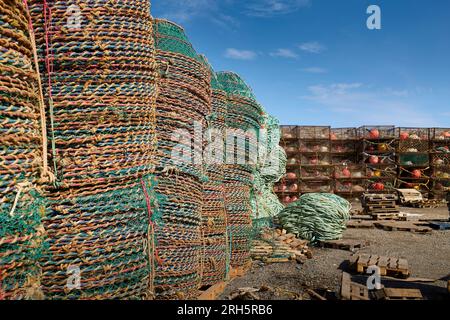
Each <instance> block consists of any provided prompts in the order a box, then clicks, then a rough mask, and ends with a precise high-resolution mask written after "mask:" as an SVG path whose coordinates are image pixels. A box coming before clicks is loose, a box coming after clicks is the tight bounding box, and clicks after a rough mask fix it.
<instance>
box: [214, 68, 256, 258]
mask: <svg viewBox="0 0 450 320" xmlns="http://www.w3.org/2000/svg"><path fill="white" fill-rule="evenodd" d="M217 80H218V82H219V83H220V84H221V85H222V88H223V90H224V91H225V92H226V94H227V109H228V111H227V116H226V122H225V123H226V126H227V135H226V151H225V155H226V163H227V165H226V168H225V170H224V171H225V199H226V201H225V202H226V210H227V222H228V240H229V242H230V247H231V258H230V262H231V266H233V267H240V266H244V265H246V264H247V263H248V261H249V250H250V248H251V234H252V223H251V221H252V203H253V204H254V203H255V201H256V199H255V194H254V191H253V190H252V188H253V187H254V175H255V174H256V173H257V169H258V164H259V163H258V161H259V157H258V138H259V136H260V132H259V129H260V128H261V127H262V125H263V123H264V118H263V115H264V113H263V110H262V107H261V106H260V105H259V104H258V103H257V102H256V99H255V96H254V94H253V92H252V90H251V89H250V87H249V86H248V85H247V84H246V83H245V82H244V81H243V80H242V79H241V77H239V76H238V75H237V74H234V73H231V72H219V73H217ZM254 207H255V206H254V205H253V208H254Z"/></svg>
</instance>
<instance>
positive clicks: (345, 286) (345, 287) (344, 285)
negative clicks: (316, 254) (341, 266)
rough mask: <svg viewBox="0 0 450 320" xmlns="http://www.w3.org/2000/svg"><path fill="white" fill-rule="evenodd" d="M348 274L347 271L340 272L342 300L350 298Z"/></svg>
mask: <svg viewBox="0 0 450 320" xmlns="http://www.w3.org/2000/svg"><path fill="white" fill-rule="evenodd" d="M350 282H351V281H350V274H348V273H347V272H342V280H341V298H342V299H343V300H350V299H351V294H350Z"/></svg>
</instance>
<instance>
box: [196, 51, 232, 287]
mask: <svg viewBox="0 0 450 320" xmlns="http://www.w3.org/2000/svg"><path fill="white" fill-rule="evenodd" d="M202 59H203V60H204V63H205V64H206V65H207V66H208V67H209V69H210V71H211V88H212V97H211V104H212V110H211V114H210V115H209V116H208V128H207V131H206V136H205V139H206V142H207V148H206V149H205V153H204V161H205V164H204V168H205V173H206V175H207V178H208V180H207V181H206V182H205V183H204V184H203V200H204V202H203V207H202V239H203V240H202V241H203V243H202V248H203V249H202V250H203V252H202V270H203V272H202V286H210V285H214V284H216V283H218V282H220V281H223V280H224V279H225V277H226V273H227V270H228V265H229V262H227V259H228V245H227V234H226V232H227V217H226V211H225V189H224V185H223V184H224V171H223V169H224V161H225V156H224V152H223V151H224V150H223V147H224V144H225V120H226V112H227V109H226V102H227V100H226V94H225V92H224V91H223V90H222V87H221V85H220V83H219V82H218V81H217V76H216V74H215V72H214V70H213V69H212V67H211V66H210V64H209V63H208V62H207V60H206V58H204V57H202Z"/></svg>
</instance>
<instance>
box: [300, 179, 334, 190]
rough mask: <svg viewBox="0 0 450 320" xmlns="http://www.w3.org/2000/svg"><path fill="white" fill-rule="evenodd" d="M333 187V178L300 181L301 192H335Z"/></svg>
mask: <svg viewBox="0 0 450 320" xmlns="http://www.w3.org/2000/svg"><path fill="white" fill-rule="evenodd" d="M333 189H334V188H333V181H332V180H318V181H309V180H303V181H301V182H300V191H301V193H333Z"/></svg>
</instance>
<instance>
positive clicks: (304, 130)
mask: <svg viewBox="0 0 450 320" xmlns="http://www.w3.org/2000/svg"><path fill="white" fill-rule="evenodd" d="M330 134H331V127H326V126H300V127H298V137H299V139H300V140H330Z"/></svg>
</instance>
